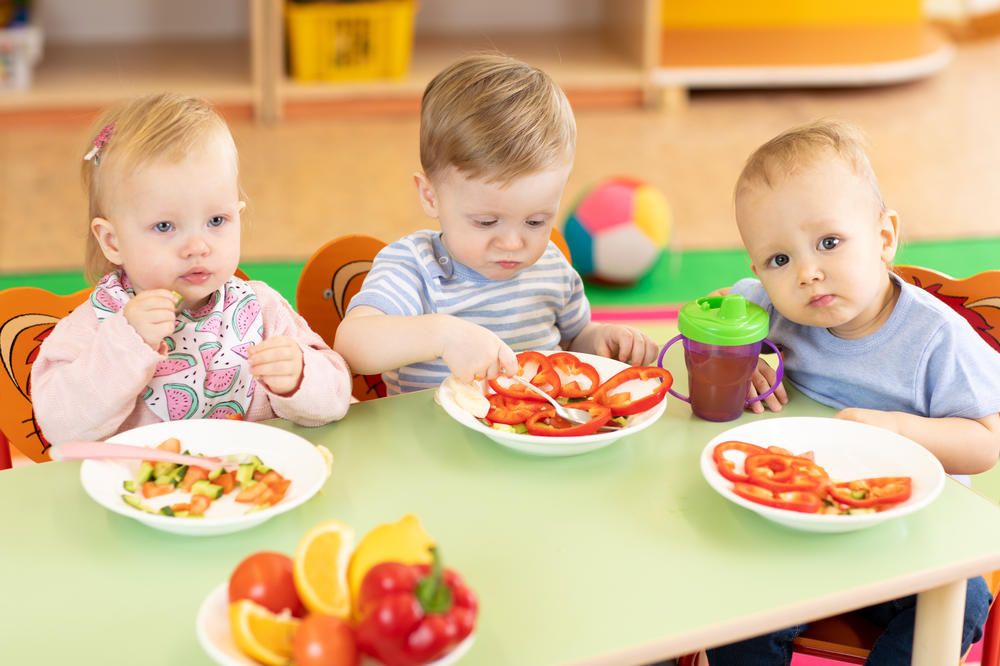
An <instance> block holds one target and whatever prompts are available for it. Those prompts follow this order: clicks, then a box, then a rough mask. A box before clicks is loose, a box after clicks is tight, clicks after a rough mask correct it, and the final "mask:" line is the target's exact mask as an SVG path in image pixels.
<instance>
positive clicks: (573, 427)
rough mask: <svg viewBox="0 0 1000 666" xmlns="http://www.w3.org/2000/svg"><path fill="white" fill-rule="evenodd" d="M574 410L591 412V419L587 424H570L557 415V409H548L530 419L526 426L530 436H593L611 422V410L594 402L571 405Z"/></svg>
mask: <svg viewBox="0 0 1000 666" xmlns="http://www.w3.org/2000/svg"><path fill="white" fill-rule="evenodd" d="M571 406H572V407H573V408H574V409H585V410H587V411H588V412H590V416H591V419H590V420H589V421H587V422H586V423H570V422H569V421H567V420H566V419H564V418H562V417H561V416H558V415H557V414H556V410H555V407H546V408H545V409H543V410H541V411H539V412H535V413H534V414H532V415H531V416H529V417H528V420H527V422H526V423H525V424H524V425H525V426H526V427H527V428H528V434H530V435H546V436H556V437H574V436H576V435H592V434H594V433H595V432H597V429H598V428H600V427H601V426H602V425H604V424H605V423H607V422H608V421H610V420H611V408H610V407H608V406H606V405H601V404H598V403H596V402H593V401H592V400H581V401H580V402H574V403H573V404H572V405H571Z"/></svg>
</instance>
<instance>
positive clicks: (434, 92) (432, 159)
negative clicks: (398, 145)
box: [420, 54, 576, 183]
mask: <svg viewBox="0 0 1000 666" xmlns="http://www.w3.org/2000/svg"><path fill="white" fill-rule="evenodd" d="M575 150H576V121H575V120H574V119H573V111H572V109H571V108H570V105H569V101H568V100H567V99H566V95H565V94H564V93H563V91H562V90H561V89H560V88H559V86H557V85H556V83H555V82H554V81H553V80H552V78H551V77H549V75H548V74H546V73H545V72H543V71H541V70H539V69H536V68H534V67H531V66H530V65H527V64H525V63H523V62H520V61H519V60H515V59H513V58H509V57H507V56H503V55H499V54H477V55H472V56H468V57H465V58H462V59H461V60H459V61H457V62H455V63H453V64H452V65H450V66H449V67H447V68H445V69H444V70H443V71H442V72H440V73H439V74H438V75H437V76H435V77H434V79H433V80H431V82H430V83H429V84H427V88H426V89H425V90H424V96H423V100H422V102H421V107H420V164H421V166H422V167H423V169H424V173H425V174H426V175H427V177H428V178H431V179H433V178H434V177H435V176H436V175H437V174H439V173H440V172H442V171H443V170H444V169H446V168H447V167H449V166H454V167H455V168H456V169H458V170H459V171H460V172H461V173H462V174H464V175H465V176H467V177H471V178H483V177H486V178H488V179H489V180H491V181H499V182H501V183H509V182H511V181H512V180H515V179H516V178H519V177H521V176H524V175H527V174H531V173H537V172H539V171H542V170H545V169H547V168H549V167H552V166H555V165H559V164H562V163H564V161H566V160H572V158H573V154H574V152H575Z"/></svg>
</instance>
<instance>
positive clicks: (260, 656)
mask: <svg viewBox="0 0 1000 666" xmlns="http://www.w3.org/2000/svg"><path fill="white" fill-rule="evenodd" d="M299 622H300V621H299V620H298V618H295V617H292V616H291V615H289V614H287V613H283V614H276V613H272V612H271V611H269V610H268V609H266V608H264V607H263V606H261V605H260V604H257V603H254V602H253V601H251V600H249V599H241V600H240V601H236V602H233V603H231V604H229V624H230V626H231V627H232V631H233V640H234V641H235V642H236V647H238V648H239V649H240V651H241V652H243V654H245V655H247V656H248V657H250V658H252V659H255V660H257V661H259V662H260V663H262V664H267V666H285V664H287V663H288V661H289V659H291V656H292V638H293V636H295V632H296V629H297V628H298V626H299Z"/></svg>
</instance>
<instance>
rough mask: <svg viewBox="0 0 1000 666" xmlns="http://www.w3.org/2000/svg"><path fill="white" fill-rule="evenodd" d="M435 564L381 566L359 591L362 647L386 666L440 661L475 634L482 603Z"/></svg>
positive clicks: (457, 578)
mask: <svg viewBox="0 0 1000 666" xmlns="http://www.w3.org/2000/svg"><path fill="white" fill-rule="evenodd" d="M431 556H432V563H431V564H430V565H427V564H416V565H410V564H403V563H401V562H382V563H380V564H376V565H375V566H374V567H372V568H371V569H370V570H369V571H368V573H367V574H365V577H364V579H363V580H362V582H361V589H360V590H359V591H358V610H359V617H360V619H359V621H358V625H357V640H358V647H359V648H360V649H361V651H362V652H364V653H365V654H369V655H371V656H373V657H375V658H376V659H378V660H379V661H381V662H382V663H383V664H385V666H418V665H419V664H426V663H428V662H430V661H434V660H435V659H439V658H440V657H442V656H444V655H445V654H447V653H448V652H450V651H451V650H452V649H454V648H455V646H457V645H458V644H459V643H461V642H462V641H463V640H465V638H466V637H467V636H468V635H469V634H471V633H472V629H473V627H475V624H476V614H477V613H478V610H479V603H478V601H477V599H476V595H475V593H474V592H472V590H470V589H469V588H468V587H466V585H465V582H464V581H463V580H462V578H461V577H460V576H459V575H458V574H457V573H455V572H454V571H451V570H450V569H444V570H442V567H441V558H440V557H439V556H438V553H437V550H436V549H435V548H431Z"/></svg>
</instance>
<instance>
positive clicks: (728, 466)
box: [712, 440, 767, 483]
mask: <svg viewBox="0 0 1000 666" xmlns="http://www.w3.org/2000/svg"><path fill="white" fill-rule="evenodd" d="M726 451H739V452H741V453H743V454H744V455H746V456H747V457H749V456H752V455H755V454H760V453H767V449H765V448H763V447H761V446H757V445H756V444H750V443H749V442H738V441H736V440H729V441H726V442H720V443H718V444H716V445H715V448H714V449H712V459H713V460H715V466H716V467H717V468H718V470H719V474H721V475H722V476H723V478H725V479H727V480H729V481H733V482H734V483H735V482H740V481H744V482H745V481H749V480H750V478H749V477H748V476H747V475H746V474H745V473H744V474H741V473H739V472H737V471H736V462H735V461H733V460H730V459H729V458H727V457H726V455H725V454H726Z"/></svg>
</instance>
